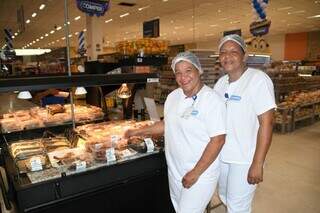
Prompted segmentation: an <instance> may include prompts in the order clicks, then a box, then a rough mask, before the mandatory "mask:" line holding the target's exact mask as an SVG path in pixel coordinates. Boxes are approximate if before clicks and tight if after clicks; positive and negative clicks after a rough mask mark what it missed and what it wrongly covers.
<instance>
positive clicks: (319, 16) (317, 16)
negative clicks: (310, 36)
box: [307, 14, 320, 18]
mask: <svg viewBox="0 0 320 213" xmlns="http://www.w3.org/2000/svg"><path fill="white" fill-rule="evenodd" d="M307 18H320V14H319V15H314V16H309V17H307Z"/></svg>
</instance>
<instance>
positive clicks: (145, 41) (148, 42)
mask: <svg viewBox="0 0 320 213" xmlns="http://www.w3.org/2000/svg"><path fill="white" fill-rule="evenodd" d="M168 44H169V43H168V41H165V40H159V39H153V38H142V39H136V40H131V41H120V42H118V44H117V46H116V49H117V51H118V52H119V53H120V54H122V55H135V54H146V55H151V54H166V53H167V52H168Z"/></svg>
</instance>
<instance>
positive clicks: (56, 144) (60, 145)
mask: <svg viewBox="0 0 320 213" xmlns="http://www.w3.org/2000/svg"><path fill="white" fill-rule="evenodd" d="M41 142H42V143H43V145H44V146H45V149H46V152H53V151H57V150H62V149H68V148H70V143H69V141H68V140H67V138H65V137H49V138H43V139H42V141H41Z"/></svg>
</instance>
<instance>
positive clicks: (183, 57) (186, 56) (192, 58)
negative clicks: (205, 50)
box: [171, 51, 203, 75]
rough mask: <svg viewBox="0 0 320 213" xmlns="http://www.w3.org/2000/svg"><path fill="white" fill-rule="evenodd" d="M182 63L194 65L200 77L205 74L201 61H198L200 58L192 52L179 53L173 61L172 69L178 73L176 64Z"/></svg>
mask: <svg viewBox="0 0 320 213" xmlns="http://www.w3.org/2000/svg"><path fill="white" fill-rule="evenodd" d="M181 61H187V62H189V63H190V64H192V65H193V66H194V67H195V68H197V70H198V71H199V73H200V75H201V74H202V73H203V70H202V68H201V64H200V61H199V59H198V57H197V56H196V55H195V54H193V53H192V52H189V51H187V52H181V53H179V54H178V55H177V56H176V57H175V58H174V59H173V60H172V63H171V68H172V70H173V72H174V73H175V72H176V64H177V63H179V62H181Z"/></svg>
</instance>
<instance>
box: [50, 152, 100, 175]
mask: <svg viewBox="0 0 320 213" xmlns="http://www.w3.org/2000/svg"><path fill="white" fill-rule="evenodd" d="M48 156H49V160H50V162H51V165H52V167H55V168H61V169H67V170H69V171H74V170H82V169H85V168H89V167H91V166H92V165H93V163H94V162H93V157H92V155H91V154H90V153H87V152H85V150H83V149H80V148H73V149H64V150H58V151H54V152H50V153H48Z"/></svg>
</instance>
